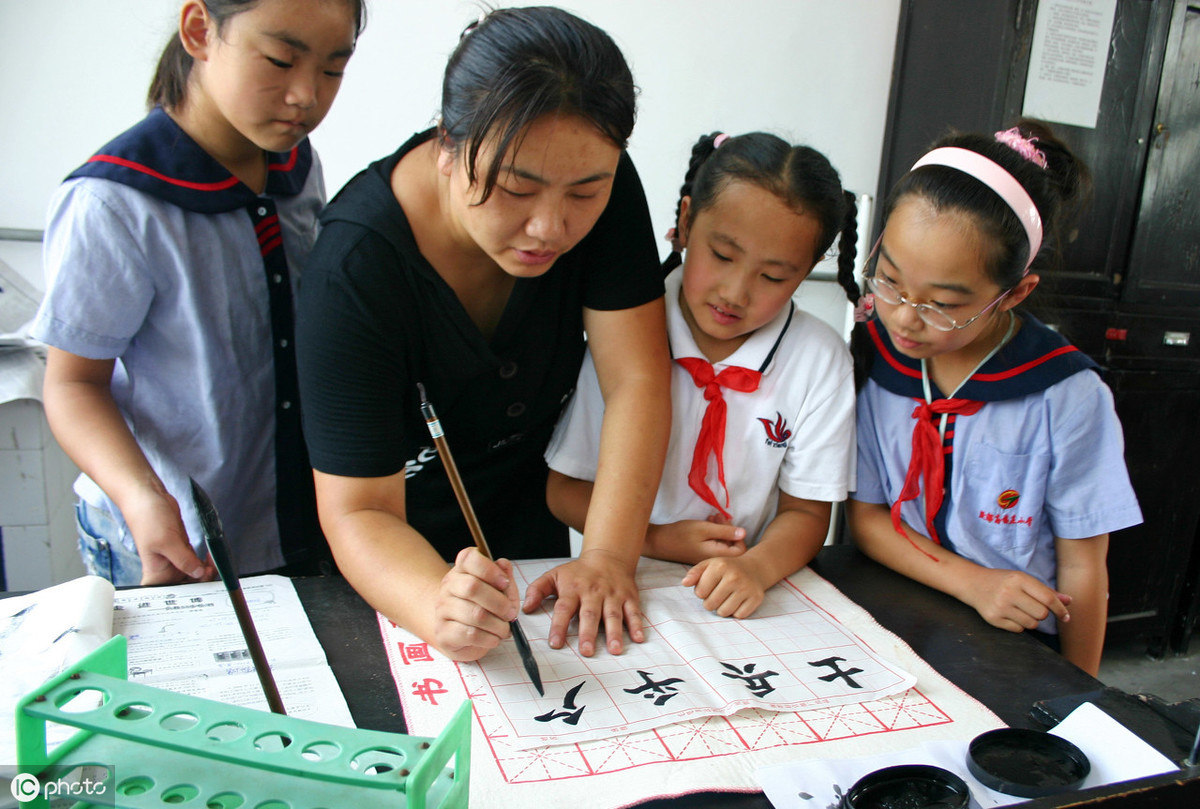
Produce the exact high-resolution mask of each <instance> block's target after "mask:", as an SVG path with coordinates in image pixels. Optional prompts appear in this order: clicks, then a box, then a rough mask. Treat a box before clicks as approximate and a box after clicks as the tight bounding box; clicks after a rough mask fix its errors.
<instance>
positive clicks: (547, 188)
mask: <svg viewBox="0 0 1200 809" xmlns="http://www.w3.org/2000/svg"><path fill="white" fill-rule="evenodd" d="M634 113H635V87H634V84H633V79H632V76H631V74H630V71H629V68H628V66H627V65H626V63H625V60H624V57H623V56H622V55H621V52H620V50H619V49H618V48H617V46H616V45H615V44H614V43H613V41H612V40H611V39H610V38H609V37H608V35H607V34H605V33H604V32H603V31H601V30H600V29H598V28H596V27H595V26H593V25H591V24H589V23H587V22H584V21H583V20H581V19H579V18H578V17H575V16H573V15H571V14H569V13H567V12H564V11H561V10H559V9H554V8H526V9H499V10H496V11H493V12H491V13H490V14H488V15H487V16H486V17H483V18H482V19H481V20H480V21H479V22H478V23H475V24H473V25H472V26H470V27H469V28H468V29H467V31H466V32H464V34H463V36H462V39H461V41H460V42H459V45H458V47H457V48H456V49H455V51H454V53H453V54H452V55H451V57H450V61H449V64H448V66H447V68H446V73H445V78H444V81H443V87H442V109H441V116H440V120H439V121H438V124H437V126H436V127H435V128H433V129H430V130H428V131H425V132H421V133H419V134H417V135H415V136H413V137H412V138H411V139H410V140H409V141H408V142H407V143H405V144H404V145H403V146H401V147H400V149H399V150H398V151H397V152H396V153H394V154H393V155H391V156H390V157H387V158H385V159H383V160H381V161H379V162H377V163H374V164H373V165H371V166H370V167H368V168H367V169H366V170H365V171H363V172H362V173H361V174H359V175H358V176H357V177H355V178H354V179H353V180H351V181H350V183H348V184H347V186H346V188H345V189H343V191H342V192H341V193H340V194H339V195H338V196H337V198H336V199H335V200H334V201H333V202H332V203H331V204H330V206H329V207H328V209H327V210H326V212H325V214H324V216H323V217H322V223H323V229H322V232H321V235H320V238H319V239H318V241H317V245H316V247H315V248H314V251H313V254H312V257H311V258H310V261H309V263H310V269H309V270H308V273H307V274H306V276H305V280H304V284H303V287H302V290H301V295H300V306H299V323H298V329H297V332H298V341H299V344H298V351H299V369H300V377H301V398H302V401H303V416H304V427H305V433H306V437H307V440H308V444H309V451H310V456H311V459H312V464H313V467H314V470H315V471H314V474H315V478H316V490H317V500H318V508H319V512H320V518H321V525H322V527H323V529H324V531H325V534H326V536H327V537H328V538H329V542H330V545H331V547H332V549H333V553H334V557H335V559H336V561H337V563H338V566H339V567H340V569H341V571H342V572H343V573H344V574H345V576H346V578H347V579H348V580H349V581H350V583H351V584H352V585H353V586H354V587H355V588H356V589H357V590H358V592H359V593H360V594H361V595H362V596H363V597H364V598H365V599H366V600H367V601H368V603H370V604H371V605H372V606H373V607H374V608H375V609H377V610H379V611H380V612H381V613H383V614H384V615H385V616H387V617H388V618H389V619H391V620H392V621H394V622H395V623H397V624H398V625H400V626H403V627H405V628H406V629H409V630H410V631H413V632H414V633H415V634H417V635H418V636H420V637H421V638H422V639H424V640H426V641H428V642H430V643H432V644H433V645H434V646H436V647H437V648H438V649H440V650H441V651H442V652H444V653H445V654H446V655H448V656H449V657H451V658H453V659H456V660H476V659H478V658H480V657H482V656H483V655H485V654H486V653H487V652H488V651H489V650H491V649H492V648H494V647H495V646H496V645H497V644H499V643H500V642H501V641H502V640H503V639H504V638H506V637H507V636H508V633H509V628H508V624H509V622H510V621H511V620H513V619H515V618H516V617H517V615H518V612H519V609H520V606H521V605H520V602H519V597H518V593H517V588H516V585H515V582H514V577H513V575H512V567H511V565H510V564H509V562H508V561H507V560H506V559H504V558H499V557H508V558H538V557H560V556H566V555H567V554H568V549H569V544H568V537H567V531H566V528H565V527H564V526H563V525H562V524H561V523H559V522H558V521H556V520H555V519H554V518H553V517H552V516H551V515H550V512H549V510H548V509H547V507H546V501H545V482H546V476H547V470H546V464H545V461H544V460H543V457H542V453H543V451H544V449H545V447H546V445H547V442H548V440H549V437H550V434H551V431H552V429H553V427H554V423H555V420H556V418H557V417H558V414H559V411H560V409H561V407H562V405H563V403H564V402H565V401H566V399H567V397H568V396H569V394H570V392H571V389H572V386H573V385H574V382H575V378H576V375H577V373H578V370H579V366H580V362H581V359H582V356H583V350H584V334H585V332H586V335H587V341H588V345H589V346H590V347H591V352H592V355H593V356H594V358H595V361H596V366H597V370H598V372H599V378H600V383H601V387H602V389H603V392H604V398H605V405H606V414H605V420H604V430H603V446H602V449H601V453H600V465H599V469H598V473H597V477H596V482H595V489H594V495H593V500H592V503H593V506H592V510H591V512H590V514H589V520H588V524H587V526H586V530H585V532H584V537H583V548H582V552H581V553H580V555H579V557H578V558H576V559H573V560H570V561H568V562H566V563H564V564H562V565H560V566H558V567H556V568H554V569H553V570H551V571H550V572H548V573H546V574H545V575H544V576H542V577H541V578H539V579H538V580H536V581H534V582H533V583H532V584H530V586H529V587H528V589H527V591H526V594H525V603H524V609H525V610H526V611H527V612H528V611H531V610H533V609H536V608H537V607H538V606H539V605H540V604H541V602H542V601H543V600H544V599H545V598H547V597H550V596H554V597H556V601H555V604H554V611H553V618H552V621H551V628H550V636H549V643H550V645H551V646H552V647H553V648H561V647H562V646H563V645H564V644H565V643H566V637H567V631H568V628H569V625H570V623H571V621H572V618H574V617H576V616H578V633H579V638H578V643H579V649H580V652H581V653H582V654H584V655H588V656H590V655H592V654H593V653H594V651H595V644H596V639H597V635H598V633H599V631H601V630H603V632H604V635H605V642H606V646H607V648H608V650H609V651H610V652H612V653H614V654H615V653H619V652H620V651H621V649H622V642H623V631H624V630H628V632H629V636H630V637H631V638H632V639H633V640H634V641H638V642H640V641H641V640H643V638H644V632H643V628H642V620H641V613H640V609H639V600H638V593H637V589H636V587H635V584H634V578H633V573H634V570H635V568H636V565H637V560H638V556H639V554H640V552H641V548H642V542H643V538H644V536H645V531H646V525H647V521H648V519H649V514H650V508H651V505H652V502H653V500H654V494H655V491H656V489H657V487H658V481H659V476H660V474H661V470H662V462H663V456H664V453H665V448H666V441H667V437H668V433H669V423H670V398H669V391H668V385H669V382H668V380H669V362H670V360H669V355H668V350H667V344H666V328H665V319H664V308H663V300H662V295H663V284H662V278H661V272H660V270H659V260H658V255H657V251H656V248H655V244H654V238H653V232H652V228H651V225H650V217H649V212H648V209H647V206H646V201H645V197H644V194H643V192H642V188H641V184H640V181H639V180H638V177H637V174H636V172H635V170H634V168H633V164H632V163H631V161H630V160H629V157H628V155H627V154H626V153H625V145H626V142H627V140H628V137H629V135H630V132H631V131H632V129H633V122H634ZM418 383H422V384H423V385H424V387H425V389H426V391H427V392H428V396H429V399H430V401H432V402H433V403H435V404H436V406H437V411H438V415H439V417H440V420H441V423H442V426H443V427H444V428H445V433H446V437H447V440H448V441H449V444H450V447H451V449H452V450H453V453H454V457H455V460H456V461H457V464H458V467H459V471H460V472H461V474H462V477H463V479H464V482H465V487H466V490H467V492H468V493H469V495H470V498H471V501H472V504H473V505H474V507H475V511H476V513H477V515H478V517H479V521H480V523H481V525H482V528H483V532H484V535H485V536H486V537H487V540H488V542H489V544H490V545H491V549H492V552H493V553H494V554H495V555H496V556H497V557H498V558H499V561H496V562H492V561H489V560H488V559H487V558H486V557H484V556H483V555H482V554H480V553H478V552H477V551H476V550H475V549H474V547H473V545H472V539H471V535H470V533H469V531H468V528H467V525H466V522H465V520H464V518H463V516H462V513H461V511H460V509H459V507H458V504H457V501H456V500H455V498H454V495H453V492H452V490H451V487H450V485H449V481H448V479H447V477H446V473H445V469H444V467H443V466H442V464H441V462H440V460H439V459H438V457H437V455H436V452H435V451H434V449H433V442H432V441H431V440H430V437H429V433H428V430H427V428H426V424H425V422H424V420H423V418H422V415H421V411H420V407H419V402H420V397H419V393H418V389H417V384H418Z"/></svg>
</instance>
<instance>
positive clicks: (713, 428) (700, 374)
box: [675, 357, 762, 518]
mask: <svg viewBox="0 0 1200 809" xmlns="http://www.w3.org/2000/svg"><path fill="white" fill-rule="evenodd" d="M675 361H676V362H677V363H679V364H680V365H682V366H683V367H684V368H686V369H687V371H688V373H690V374H691V375H692V380H693V381H695V383H696V387H699V388H704V398H705V399H707V400H708V408H707V409H706V410H705V411H704V421H703V422H701V425H700V435H699V436H698V437H697V438H696V449H695V451H694V452H693V453H692V468H691V470H690V471H689V472H688V485H690V486H691V487H692V491H694V492H695V493H696V494H698V495H700V498H701V499H702V500H703V501H704V502H706V503H708V504H709V505H711V506H712V507H713V508H715V509H716V510H717V511H719V512H721V515H722V516H724V517H726V518H729V517H730V514H729V512H728V511H726V510H725V508H723V507H722V506H721V504H720V503H718V502H717V497H716V495H714V494H713V491H712V489H711V488H709V485H708V483H707V482H706V481H705V477H706V476H707V473H708V456H709V455H716V456H717V479H718V480H719V481H720V482H721V488H723V489H725V505H726V506H728V505H729V489H728V488H727V487H726V486H725V410H726V407H725V397H724V396H723V395H722V394H721V388H723V387H725V388H729V389H730V390H736V391H741V392H742V393H752V392H753V391H755V390H758V383H759V381H760V380H761V379H762V374H761V373H760V372H758V371H751V370H750V369H749V368H742V367H739V366H737V365H732V366H730V367H728V368H726V369H725V370H723V371H721V373H719V374H714V373H713V367H712V365H710V364H709V363H708V362H706V361H705V360H702V359H700V358H698V357H678V358H676V360H675Z"/></svg>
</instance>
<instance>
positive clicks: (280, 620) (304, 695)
mask: <svg viewBox="0 0 1200 809" xmlns="http://www.w3.org/2000/svg"><path fill="white" fill-rule="evenodd" d="M242 592H243V594H245V596H246V603H247V605H248V606H249V607H250V613H251V615H252V616H253V617H254V625H255V627H256V628H257V630H258V636H259V639H260V640H261V641H262V645H263V651H264V652H265V653H266V655H267V661H268V662H269V663H270V664H271V672H272V674H273V675H274V676H275V684H276V685H277V686H278V687H279V694H280V696H281V697H282V698H283V703H284V707H285V708H286V709H287V712H288V715H289V716H296V717H299V718H301V719H311V720H313V721H317V722H326V723H328V724H332V725H342V726H345V727H354V720H353V719H352V718H351V716H350V709H349V708H348V707H347V706H346V699H345V697H344V696H342V691H341V688H340V687H339V686H338V683H337V680H336V679H335V678H334V676H333V670H332V669H330V668H329V664H328V662H327V661H326V659H325V650H324V649H322V648H321V644H320V642H319V641H318V640H317V636H316V635H315V634H314V633H313V630H312V625H311V624H310V623H309V622H308V615H307V614H306V613H305V612H304V605H302V604H301V603H300V598H299V596H297V595H296V588H295V586H294V585H293V584H292V582H291V580H290V579H287V578H285V577H283V576H253V577H250V578H246V579H242ZM112 608H113V621H112V629H113V634H120V635H124V636H125V637H126V638H128V639H129V679H130V680H136V681H139V682H143V683H146V684H147V685H153V686H155V687H157V688H165V689H167V690H168V691H175V692H178V693H180V694H190V695H192V696H197V697H203V698H205V699H211V700H216V701H218V702H228V703H230V704H231V705H242V706H245V707H248V708H257V709H259V710H264V711H265V710H267V700H266V697H265V696H264V695H263V691H262V685H261V684H260V683H259V680H258V675H257V674H255V672H254V663H253V661H252V660H251V659H250V653H249V651H248V650H247V648H246V641H245V639H244V638H243V637H242V633H241V629H240V628H239V626H238V623H237V617H236V615H235V613H234V611H233V604H232V602H231V601H230V598H229V594H228V593H227V592H226V590H225V587H224V585H222V584H221V582H219V581H214V582H201V583H196V584H182V585H178V586H176V587H142V588H136V589H132V590H118V591H117V592H116V594H115V595H114V596H113V605H112Z"/></svg>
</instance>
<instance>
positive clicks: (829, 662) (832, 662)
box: [808, 657, 862, 688]
mask: <svg viewBox="0 0 1200 809" xmlns="http://www.w3.org/2000/svg"><path fill="white" fill-rule="evenodd" d="M845 661H846V658H844V657H827V658H825V659H824V660H817V661H815V662H814V661H809V664H808V665H810V666H829V668H831V669H833V673H832V674H826V675H824V676H823V677H818V678H817V679H818V680H821V681H822V682H826V683H831V682H833V681H834V680H836V679H837V678H839V677H841V678H842V679H843V680H845V681H846V685H848V686H850V687H851V688H862V686H861V685H859V684H858V683H856V682H854V680H853V679H852V678H851V677H850V675H851V674H860V673H861V672H862V669H859V668H853V669H847V670H846V671H842V670H841V668H840V667H839V666H838V663H839V662H843V663H844V662H845Z"/></svg>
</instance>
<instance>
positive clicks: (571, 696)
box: [534, 680, 587, 725]
mask: <svg viewBox="0 0 1200 809" xmlns="http://www.w3.org/2000/svg"><path fill="white" fill-rule="evenodd" d="M586 682H587V680H584V681H583V682H581V683H580V684H579V685H577V686H575V687H574V688H572V689H571V690H570V691H568V692H567V696H566V697H564V698H563V704H562V706H563V710H562V711H559V712H555V711H554V710H553V709H551V710H549V711H546V712H545V713H544V714H542V715H541V716H535V717H534V719H536V720H537V721H538V722H550V721H552V720H554V719H561V720H562V721H564V722H566V723H567V724H568V725H576V724H578V723H579V717H581V716H583V709H584V708H586V707H587V706H586V705H580V706H579V708H578V709H576V707H575V697H576V696H578V695H579V690H580V689H581V688H583V686H584V683H586ZM572 711H574V713H571V712H572Z"/></svg>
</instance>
